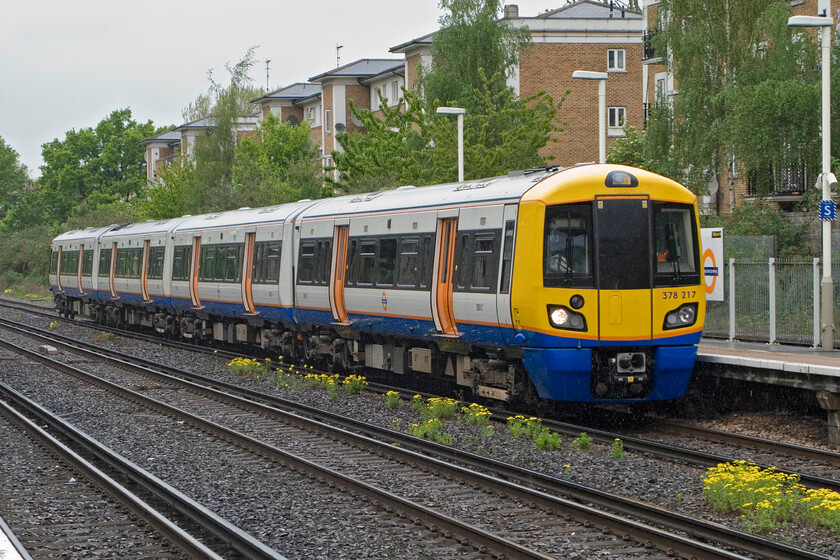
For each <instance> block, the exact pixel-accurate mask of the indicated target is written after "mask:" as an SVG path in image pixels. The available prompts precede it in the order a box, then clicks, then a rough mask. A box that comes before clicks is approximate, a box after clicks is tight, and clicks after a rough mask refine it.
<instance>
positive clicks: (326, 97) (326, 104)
mask: <svg viewBox="0 0 840 560" xmlns="http://www.w3.org/2000/svg"><path fill="white" fill-rule="evenodd" d="M321 88H322V89H321V126H326V124H327V111H330V112H331V111H332V106H333V86H332V84H330V85H323V84H322V86H321ZM330 120H333V119H332V117H330ZM334 126H335V122H333V123H332V124H331V125H330V134H324V146H323V148H324V155H325V156H326V155H328V154H330V153H331V152H332V151H333V146H334V143H333V134H332V133H333V132H335V131H334V130H333V128H334ZM318 134H319V135H320V134H321V127H318ZM320 142H321V138H320V136H319V137H318V143H320Z"/></svg>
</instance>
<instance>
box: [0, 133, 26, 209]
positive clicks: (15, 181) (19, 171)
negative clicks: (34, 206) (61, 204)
mask: <svg viewBox="0 0 840 560" xmlns="http://www.w3.org/2000/svg"><path fill="white" fill-rule="evenodd" d="M30 183H31V181H30V180H29V173H28V171H27V169H26V166H25V165H23V164H22V163H20V159H19V156H18V153H17V152H16V151H15V150H14V149H12V147H11V146H9V145H8V144H6V141H5V140H3V137H2V136H0V220H2V219H3V217H5V215H6V213H7V212H8V211H9V208H11V207H12V206H13V205H14V203H15V201H16V200H17V198H18V197H19V196H20V195H21V194H22V193H23V191H24V189H25V188H26V187H28V186H29V184H30Z"/></svg>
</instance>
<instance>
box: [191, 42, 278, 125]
mask: <svg viewBox="0 0 840 560" xmlns="http://www.w3.org/2000/svg"><path fill="white" fill-rule="evenodd" d="M256 48H257V47H251V48H249V49H248V52H246V53H245V56H244V57H243V58H242V60H240V61H239V62H237V63H236V64H234V65H233V66H231V65H230V63H229V62H228V63H225V69H227V71H228V74H230V76H231V83H230V85H229V86H224V85H222V84H219V83H218V82H216V80H214V79H213V70H212V69H211V70H208V71H207V81H209V82H210V88H209V89H208V90H207V92H205V93H201V94H199V95H198V97H196V98H195V100H194V101H192V102H191V103H190V104H189V105H188V106H187V107H185V108H184V109H183V110H182V111H181V116H182V117H183V119H184V122H185V123H190V122H194V121H197V120H200V119H205V118H207V117H214V115H215V111H216V106H217V105H218V104H219V98H220V97H222V96H226V97H233V98H234V99H235V101H233V103H234V104H235V105H236V110H235V111H234V112H235V113H236V114H237V115H247V114H250V113H251V112H252V111H253V105H251V101H252V100H253V99H255V98H257V97H260V96H261V95H263V94H264V93H265V92H264V91H263V89H262V88H259V87H255V86H253V85H252V80H251V78H249V77H248V72H249V71H250V70H251V68H252V67H253V66H254V51H255V50H256ZM230 101H231V100H230V99H226V100H225V102H230Z"/></svg>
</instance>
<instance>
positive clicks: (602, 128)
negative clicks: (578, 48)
mask: <svg viewBox="0 0 840 560" xmlns="http://www.w3.org/2000/svg"><path fill="white" fill-rule="evenodd" d="M572 78H579V79H581V80H598V163H607V73H606V72H588V71H586V70H575V71H574V72H572Z"/></svg>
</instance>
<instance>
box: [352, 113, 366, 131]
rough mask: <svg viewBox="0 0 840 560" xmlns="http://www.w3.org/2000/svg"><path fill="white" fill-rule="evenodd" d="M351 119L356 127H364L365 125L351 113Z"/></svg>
mask: <svg viewBox="0 0 840 560" xmlns="http://www.w3.org/2000/svg"><path fill="white" fill-rule="evenodd" d="M352 121H353V124H354V125H356V126H357V127H358V128H364V127H365V125H364V124H363V123H362V121H360V120H359V119H358V118H356V115H353V117H352Z"/></svg>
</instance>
